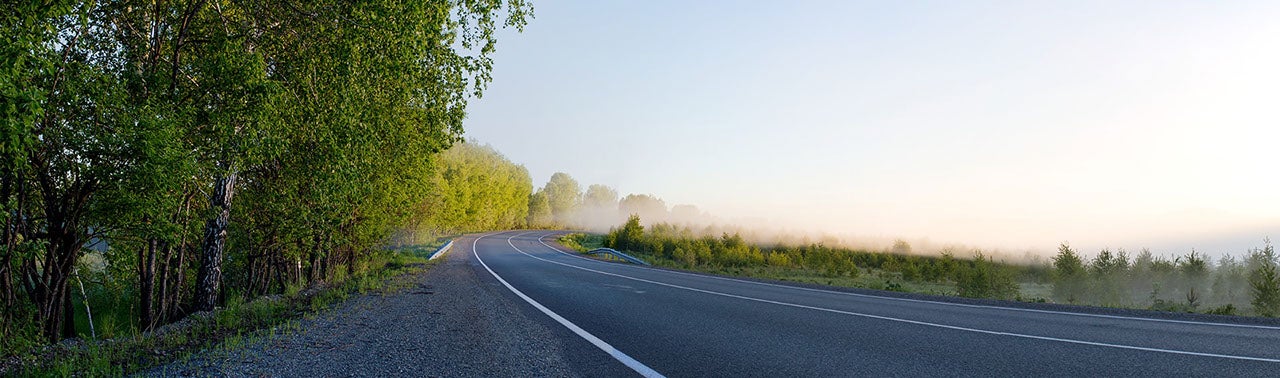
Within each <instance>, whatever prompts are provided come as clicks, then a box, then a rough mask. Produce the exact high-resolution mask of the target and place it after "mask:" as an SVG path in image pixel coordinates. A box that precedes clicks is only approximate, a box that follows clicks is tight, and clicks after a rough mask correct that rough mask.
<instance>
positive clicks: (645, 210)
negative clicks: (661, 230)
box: [618, 194, 669, 223]
mask: <svg viewBox="0 0 1280 378" xmlns="http://www.w3.org/2000/svg"><path fill="white" fill-rule="evenodd" d="M618 212H619V213H622V214H626V215H638V216H640V218H643V219H648V220H649V222H651V223H661V222H663V221H664V220H665V219H667V216H668V215H669V214H668V213H667V204H666V202H663V201H662V200H661V199H659V198H658V197H654V196H653V195H649V194H628V195H627V196H626V197H623V198H622V201H620V202H618Z"/></svg>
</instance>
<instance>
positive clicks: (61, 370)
mask: <svg viewBox="0 0 1280 378" xmlns="http://www.w3.org/2000/svg"><path fill="white" fill-rule="evenodd" d="M446 242H447V240H446ZM439 244H443V242H441V243H439ZM437 247H438V246H434V247H433V246H430V245H423V246H413V247H406V248H401V249H398V250H389V251H384V252H382V253H378V254H375V255H374V256H372V258H371V259H370V260H369V261H368V262H367V269H365V273H363V274H359V275H356V276H353V277H342V278H339V279H336V280H332V281H331V282H328V283H326V284H325V285H317V286H312V287H309V288H306V289H303V288H300V287H291V288H289V289H288V290H287V291H286V293H285V294H283V295H273V296H266V297H261V298H257V299H254V300H247V299H246V298H244V297H243V296H241V295H238V294H234V293H232V294H229V296H228V297H229V299H228V301H227V304H226V306H224V307H222V308H219V309H217V310H214V311H212V312H210V313H197V314H192V315H190V316H188V317H187V318H185V319H183V320H180V321H178V322H176V323H174V324H170V325H167V326H164V327H161V328H159V329H157V330H156V331H154V332H150V333H147V334H137V335H133V336H127V337H120V338H116V339H110V340H101V341H89V342H84V341H71V342H64V343H60V344H56V345H50V346H46V347H44V348H43V350H39V351H35V352H33V353H32V354H30V355H29V356H27V358H21V357H19V358H20V359H21V361H18V362H17V366H11V367H10V368H9V369H10V371H5V370H3V369H0V375H4V376H10V375H15V376H69V375H87V376H121V375H125V374H129V373H134V372H138V371H142V370H145V369H147V368H150V367H152V366H157V365H161V364H164V363H168V362H172V361H178V360H182V359H185V358H190V356H191V355H193V354H194V353H195V352H198V351H201V350H209V349H212V350H227V351H230V350H235V349H237V348H239V347H241V346H243V345H245V344H247V343H248V342H249V341H252V340H253V339H254V338H257V337H260V336H262V335H264V334H266V333H268V332H271V331H284V332H292V331H297V330H298V329H299V327H300V323H299V322H298V319H299V318H301V317H302V316H305V315H307V314H310V313H315V312H317V311H320V310H324V309H327V308H329V307H331V306H333V305H335V304H338V303H341V302H343V301H345V300H346V299H348V298H349V297H351V296H352V295H358V294H364V293H369V292H383V293H390V292H396V291H399V290H402V289H404V288H406V287H407V285H408V283H407V281H406V280H393V278H396V277H401V276H404V275H407V274H412V273H417V272H420V271H423V270H425V269H428V268H429V267H430V266H431V264H429V263H428V262H427V260H426V257H425V256H426V255H429V254H430V253H431V252H434V251H435V249H436V248H437Z"/></svg>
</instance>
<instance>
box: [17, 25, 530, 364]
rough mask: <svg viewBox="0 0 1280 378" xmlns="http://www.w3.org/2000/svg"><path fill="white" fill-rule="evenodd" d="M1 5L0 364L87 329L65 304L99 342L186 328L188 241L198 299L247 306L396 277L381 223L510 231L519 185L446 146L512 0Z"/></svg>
mask: <svg viewBox="0 0 1280 378" xmlns="http://www.w3.org/2000/svg"><path fill="white" fill-rule="evenodd" d="M7 5H8V6H7V7H6V12H4V14H3V15H0V30H3V32H4V35H5V39H6V43H5V44H4V45H3V46H2V47H0V210H3V211H0V220H3V221H4V223H5V224H6V232H4V235H3V237H4V238H5V240H3V242H2V243H0V245H3V247H0V318H2V319H0V320H2V321H0V324H2V325H3V327H4V329H3V333H4V335H5V338H4V341H3V342H2V344H3V345H4V348H5V349H4V350H3V351H0V354H2V355H0V357H6V358H7V357H10V356H11V355H12V354H14V352H13V351H15V350H19V349H26V348H27V345H28V344H30V343H29V342H28V341H29V338H28V337H27V336H28V334H29V333H30V332H29V331H30V330H31V327H35V329H36V330H38V333H39V334H40V335H41V337H42V338H43V339H45V340H46V341H56V340H58V339H60V338H63V337H72V336H76V335H81V334H85V333H86V327H85V326H87V323H88V319H87V317H84V316H82V315H83V313H82V308H83V306H88V307H91V308H94V309H95V311H94V312H95V313H94V318H95V319H94V320H95V323H97V324H96V325H99V326H101V327H100V329H101V330H102V331H103V333H104V334H106V335H108V336H129V335H133V334H135V333H137V332H140V331H144V330H147V329H151V328H152V327H154V326H158V325H162V324H165V323H169V322H172V321H175V320H177V319H181V318H183V317H186V316H188V315H190V314H191V313H192V312H193V311H194V310H195V309H196V308H197V306H196V303H194V302H193V299H192V297H193V295H191V292H192V291H195V290H193V289H194V288H195V283H196V279H195V278H196V277H194V276H195V274H196V272H197V269H198V268H199V267H200V265H201V264H202V257H204V254H202V253H201V252H202V250H204V246H203V245H202V242H203V241H204V239H205V231H206V229H207V230H213V231H218V232H217V233H214V234H211V235H217V236H218V238H219V239H220V238H221V237H222V236H220V235H225V237H226V241H227V248H226V252H225V258H222V259H218V260H210V261H211V264H212V265H216V266H220V267H221V268H222V269H221V271H222V272H223V276H224V278H223V279H222V282H218V283H217V285H215V287H225V288H226V290H228V291H231V292H235V293H239V294H238V295H231V296H225V297H227V298H230V299H234V298H236V297H239V296H243V297H244V299H245V300H246V302H245V303H253V301H250V300H249V299H251V298H258V297H260V296H261V295H263V294H268V293H281V292H287V291H289V290H291V289H290V288H298V287H303V286H308V285H314V284H320V283H323V282H335V281H343V280H344V279H347V278H350V277H358V276H360V275H361V273H363V272H364V271H366V270H370V269H375V268H374V267H376V266H378V265H380V264H389V265H391V266H404V265H405V264H406V260H403V258H401V257H394V256H392V257H386V256H383V255H382V254H381V251H382V250H383V248H382V247H383V245H385V244H387V242H388V240H389V239H390V238H391V236H392V235H393V234H394V233H396V232H398V231H401V230H411V231H419V230H423V229H425V230H426V231H427V232H425V233H426V234H430V235H429V236H434V235H438V234H440V233H445V232H463V231H472V230H482V229H494V228H510V227H518V226H522V225H524V224H525V220H526V211H527V200H528V197H529V196H530V193H531V191H532V190H531V185H530V179H529V177H528V173H527V171H525V170H524V168H523V167H520V166H518V165H515V164H513V163H511V162H510V161H508V160H506V159H505V158H503V157H502V156H501V155H500V154H497V152H496V151H493V150H492V149H491V148H488V147H481V146H476V145H473V144H469V143H457V142H459V141H460V140H461V135H462V132H463V128H462V126H463V120H464V119H465V116H466V109H467V104H468V101H470V99H472V98H476V97H479V96H480V95H481V94H482V93H483V89H484V87H485V85H486V84H487V83H488V82H489V80H490V79H491V77H490V72H491V70H492V64H493V61H492V54H493V53H494V51H495V50H494V49H495V44H496V42H497V37H496V35H497V34H495V33H496V30H497V29H499V28H502V27H513V28H516V29H523V27H524V25H525V23H526V22H527V21H528V19H529V18H531V17H532V13H531V12H532V9H531V7H530V5H529V4H528V3H527V2H525V1H523V0H479V1H465V2H397V1H382V0H375V1H367V2H309V3H299V4H292V5H290V7H288V8H289V9H288V11H285V12H281V11H280V9H276V7H272V6H269V4H263V3H253V2H249V3H238V2H213V3H209V2H140V1H133V0H125V1H114V2H76V1H44V2H16V3H13V4H7ZM455 145H456V146H457V147H456V148H453V149H450V147H451V146H455ZM232 177H239V180H230V178H232ZM219 183H230V185H229V186H227V187H225V189H226V190H225V192H226V193H229V194H234V196H231V195H228V196H226V198H234V199H235V201H234V202H233V203H227V206H226V207H225V208H229V214H230V217H229V220H225V221H224V220H219V217H223V216H224V215H223V210H224V207H222V206H215V204H214V203H211V202H217V203H226V202H229V200H228V201H225V202H224V201H211V199H212V198H211V196H212V194H213V193H215V192H219V191H223V190H221V189H222V187H219V188H215V186H216V185H218V184H219ZM214 189H220V190H214ZM211 221H218V222H229V226H228V227H227V228H226V229H225V230H223V229H221V226H218V227H217V228H214V227H213V226H209V227H206V226H205V225H206V224H217V223H218V222H211ZM223 231H225V234H224V233H222V232H223ZM87 244H93V245H96V246H98V247H101V248H103V249H105V251H103V252H102V253H101V254H99V253H97V252H92V253H88V254H86V252H85V250H84V248H83V247H84V246H85V245H87ZM208 256H213V254H209V255H208ZM86 259H95V260H97V263H96V264H95V266H94V267H84V266H82V265H84V264H82V261H84V260H86ZM81 279H83V281H85V283H86V285H85V286H86V288H85V292H86V293H85V294H81V293H80V292H79V290H78V284H77V285H76V286H77V287H75V289H77V290H73V287H72V286H71V284H70V283H71V282H76V281H77V280H81ZM293 290H296V289H293ZM66 298H72V301H71V302H72V304H73V305H74V307H71V306H64V305H62V303H64V299H66ZM234 300H237V301H238V300H239V299H234ZM230 304H232V303H226V304H224V305H230ZM237 305H239V304H237ZM66 311H72V313H70V314H68V313H66ZM64 315H66V316H64ZM259 315H261V314H259V313H256V312H254V313H249V314H247V316H249V318H250V321H251V322H252V318H253V317H254V316H259ZM64 319H73V321H72V322H71V323H70V324H64ZM240 320H241V321H243V320H244V319H240ZM224 321H225V320H224ZM10 335H13V337H10Z"/></svg>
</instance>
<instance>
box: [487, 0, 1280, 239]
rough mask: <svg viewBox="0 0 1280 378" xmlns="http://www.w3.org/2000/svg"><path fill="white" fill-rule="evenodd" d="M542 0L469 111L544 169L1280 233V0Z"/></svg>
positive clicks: (810, 203) (702, 191) (728, 201)
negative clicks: (1231, 0)
mask: <svg viewBox="0 0 1280 378" xmlns="http://www.w3.org/2000/svg"><path fill="white" fill-rule="evenodd" d="M534 6H535V15H536V19H534V20H533V21H532V22H530V24H529V26H528V27H527V28H526V30H525V31H524V32H523V33H516V32H514V31H510V30H509V31H505V32H503V33H502V34H501V35H500V37H499V45H498V50H497V53H496V54H495V55H494V59H495V65H494V71H493V79H494V81H493V82H492V83H491V84H490V85H489V87H488V89H487V91H486V92H485V94H484V97H483V98H481V99H475V100H473V101H472V103H471V104H470V105H469V113H470V114H469V118H468V120H467V121H466V123H465V128H466V135H467V137H468V138H473V139H476V140H479V141H481V142H484V143H489V144H491V145H493V146H494V147H496V148H497V149H499V150H500V151H502V152H503V153H504V154H505V155H506V156H507V157H508V158H510V159H512V160H513V161H516V162H518V163H521V164H523V165H525V166H526V167H527V168H528V169H529V171H530V173H531V174H532V176H533V178H534V185H535V186H541V185H542V184H543V183H545V181H546V180H547V179H548V178H549V177H550V176H551V174H552V173H554V172H557V171H563V172H566V173H569V174H570V175H572V176H573V177H574V178H576V179H577V180H578V181H579V182H580V183H582V185H583V186H584V187H585V186H586V185H588V184H605V185H609V186H612V187H614V188H617V189H618V190H619V192H621V193H624V194H625V193H651V194H654V195H656V196H658V197H661V198H663V199H664V200H666V202H667V203H668V204H693V205H697V206H698V207H700V208H702V209H703V210H705V211H707V212H710V213H712V214H714V215H716V216H718V217H721V218H723V219H730V220H736V221H740V222H744V223H765V224H769V225H772V226H776V227H779V228H787V229H797V230H807V231H813V232H824V233H833V234H839V235H849V236H851V237H879V238H884V237H890V238H896V237H901V238H904V239H908V240H917V239H927V240H930V241H932V242H937V243H963V244H966V245H972V246H981V247H984V248H994V249H1003V250H1014V251H1023V250H1030V251H1039V252H1042V253H1046V254H1047V253H1051V252H1053V251H1054V249H1056V247H1057V245H1058V244H1059V243H1062V242H1064V241H1065V242H1070V243H1071V244H1072V245H1073V246H1075V247H1077V248H1078V249H1081V250H1084V251H1085V253H1086V254H1092V253H1094V252H1096V250H1098V249H1101V248H1113V249H1115V248H1126V249H1128V250H1129V251H1136V250H1138V249H1140V248H1143V247H1150V248H1153V250H1154V251H1155V252H1157V253H1165V254H1172V253H1184V252H1186V251H1189V250H1190V249H1191V248H1196V249H1197V250H1198V251H1201V252H1206V253H1209V254H1211V255H1218V254H1221V253H1224V252H1226V253H1232V254H1242V253H1244V252H1245V251H1246V250H1247V249H1248V248H1251V247H1258V246H1261V244H1262V238H1264V237H1267V236H1272V237H1280V190H1278V189H1280V153H1278V152H1277V151H1278V150H1280V148H1278V147H1280V101H1278V100H1280V93H1278V92H1277V91H1280V23H1277V22H1275V20H1278V19H1280V2H1275V1H1233V2H1217V1H1190V2H1184V1H1125V2H1118V1H1070V2H1067V1H1059V2H1048V1H1034V2H1019V1H991V2H983V1H964V2H957V1H830V2H817V1H796V2H782V3H779V2H765V1H741V2H739V1H694V2H690V1H666V0H647V1H609V2H600V1H535V4H534Z"/></svg>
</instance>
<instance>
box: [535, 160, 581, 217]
mask: <svg viewBox="0 0 1280 378" xmlns="http://www.w3.org/2000/svg"><path fill="white" fill-rule="evenodd" d="M542 191H543V192H544V193H546V195H547V204H548V205H549V206H550V207H551V217H552V219H554V220H555V222H556V223H557V224H559V225H561V226H564V225H568V224H570V223H572V222H573V219H572V217H573V213H574V211H577V209H578V206H579V204H580V203H581V202H582V187H581V186H579V185H578V181H577V180H574V179H573V177H570V176H569V174H567V173H564V172H556V173H555V174H553V175H551V180H549V181H547V185H546V186H543V188H542Z"/></svg>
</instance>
